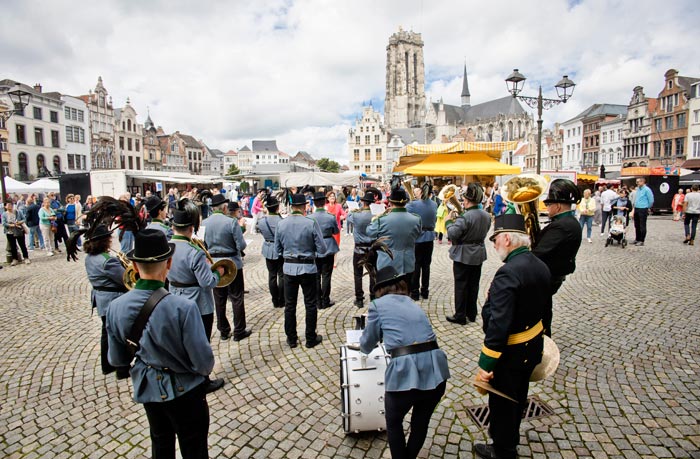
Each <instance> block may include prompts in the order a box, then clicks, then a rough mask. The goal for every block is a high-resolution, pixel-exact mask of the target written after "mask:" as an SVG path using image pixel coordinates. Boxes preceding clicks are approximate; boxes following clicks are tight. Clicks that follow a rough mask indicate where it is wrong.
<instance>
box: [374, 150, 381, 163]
mask: <svg viewBox="0 0 700 459" xmlns="http://www.w3.org/2000/svg"><path fill="white" fill-rule="evenodd" d="M374 156H375V158H374V159H376V160H377V161H381V160H382V149H381V148H377V149H376V150H375V151H374Z"/></svg>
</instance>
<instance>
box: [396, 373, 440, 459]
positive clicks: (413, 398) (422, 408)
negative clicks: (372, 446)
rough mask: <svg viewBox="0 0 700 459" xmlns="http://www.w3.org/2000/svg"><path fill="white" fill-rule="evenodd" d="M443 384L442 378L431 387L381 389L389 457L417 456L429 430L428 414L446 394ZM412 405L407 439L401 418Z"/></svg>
mask: <svg viewBox="0 0 700 459" xmlns="http://www.w3.org/2000/svg"><path fill="white" fill-rule="evenodd" d="M446 385H447V384H446V382H445V381H443V382H442V383H440V385H439V386H437V387H436V388H435V389H432V390H418V389H412V390H409V391H401V392H388V391H387V392H385V393H384V407H385V409H386V411H385V412H386V433H387V437H388V440H389V449H390V450H391V457H392V459H404V458H406V459H414V458H416V457H417V456H418V453H419V452H420V450H421V448H422V447H423V443H425V437H426V435H427V434H428V424H429V423H430V417H431V416H432V415H433V411H435V407H436V406H437V404H438V403H440V399H441V398H442V396H443V395H444V394H445V386H446ZM411 408H413V413H412V414H411V434H410V435H409V436H408V441H406V436H405V435H404V433H403V418H404V417H405V416H406V414H407V413H408V410H410V409H411Z"/></svg>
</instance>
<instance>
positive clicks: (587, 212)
mask: <svg viewBox="0 0 700 459" xmlns="http://www.w3.org/2000/svg"><path fill="white" fill-rule="evenodd" d="M595 209H596V205H595V200H594V199H593V198H592V197H591V190H588V189H587V190H583V199H582V200H581V202H580V203H579V205H578V211H579V220H578V221H579V223H580V224H581V230H583V227H584V226H586V238H587V240H588V242H589V243H592V242H593V241H591V231H592V230H593V215H594V214H595Z"/></svg>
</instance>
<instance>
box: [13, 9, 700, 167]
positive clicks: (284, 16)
mask: <svg viewBox="0 0 700 459" xmlns="http://www.w3.org/2000/svg"><path fill="white" fill-rule="evenodd" d="M696 1H697V0H667V1H665V2H659V1H658V0H609V1H606V0H581V1H576V0H573V1H572V0H569V1H567V0H524V1H518V2H515V1H512V0H509V1H506V0H497V1H490V2H489V1H474V0H452V1H439V0H434V1H424V0H391V1H389V0H352V1H349V0H348V1H345V0H332V1H331V0H299V1H291V0H287V1H285V0H265V1H263V0H255V1H249V2H243V1H233V0H232V1H225V0H221V1H215V0H197V1H192V0H140V1H136V0H133V1H132V0H121V1H120V0H89V1H83V0H44V1H37V0H3V1H2V4H3V8H2V9H3V14H2V15H0V42H1V43H2V44H3V46H2V47H0V50H1V51H0V62H1V63H2V66H1V67H0V69H1V70H0V79H2V78H10V79H14V80H18V81H21V82H23V83H27V84H30V85H31V84H34V83H41V84H42V85H43V87H44V90H45V91H59V92H62V93H66V94H71V95H80V94H86V93H87V92H88V90H89V89H92V88H94V86H95V84H96V81H97V77H98V75H101V76H102V78H103V80H104V84H105V86H106V88H107V90H108V91H109V93H110V95H111V96H112V98H113V101H114V106H115V107H120V106H123V105H124V103H125V101H126V98H127V97H129V98H130V99H131V104H132V106H134V108H135V109H136V110H137V112H138V113H139V119H140V120H141V122H143V120H145V118H146V113H147V107H149V108H150V113H151V117H152V119H153V120H154V122H155V123H156V124H157V125H161V126H163V128H164V129H165V130H166V132H172V131H175V130H179V131H180V132H183V133H187V134H190V135H193V136H195V137H197V138H200V139H203V140H204V141H205V142H206V143H207V144H208V145H209V146H210V147H211V148H219V149H221V150H224V151H225V150H228V149H236V150H237V149H239V148H240V147H242V146H243V145H246V144H247V145H249V146H250V141H251V140H253V139H261V140H262V139H277V141H278V146H279V147H280V149H281V150H282V151H285V152H287V153H291V154H294V153H296V152H297V151H299V150H306V151H308V152H310V153H311V154H312V155H313V156H315V157H317V158H319V157H323V156H327V157H330V158H333V159H336V160H338V161H340V162H341V163H347V161H348V153H347V141H346V136H347V131H348V129H349V128H350V127H351V125H352V124H353V122H354V120H355V117H356V116H357V115H358V113H360V112H361V110H362V105H363V104H366V103H368V102H369V101H372V104H373V106H374V107H377V108H380V109H382V110H383V106H384V91H385V66H386V62H385V58H386V45H387V42H388V38H389V36H390V35H391V34H392V33H394V32H396V31H397V30H398V28H399V26H402V27H403V28H404V29H408V30H413V31H415V32H420V33H422V36H423V40H424V42H425V46H424V56H425V68H426V92H427V93H428V97H429V98H430V97H432V98H433V99H434V100H437V99H439V98H440V97H443V99H444V101H445V102H446V103H453V104H459V98H460V93H461V85H462V72H463V66H464V64H465V62H466V65H467V68H468V72H469V88H470V91H471V102H472V104H477V103H480V102H484V101H487V100H491V99H494V98H499V97H503V96H505V95H507V92H506V86H505V83H504V79H505V78H506V77H507V76H508V74H509V73H510V72H511V71H512V69H513V68H518V69H520V71H521V72H522V73H524V74H525V76H526V77H527V78H528V80H527V86H526V90H525V92H524V94H526V95H536V91H537V86H538V85H540V84H541V85H542V86H543V91H544V92H545V96H554V91H553V89H554V88H553V86H554V84H556V82H557V81H558V80H559V79H560V78H561V76H562V75H563V74H568V75H569V77H570V78H571V79H572V80H574V81H575V82H576V83H577V87H576V90H575V93H574V98H573V99H572V100H571V101H570V102H568V103H567V104H566V105H560V106H558V107H556V108H554V109H552V110H550V111H549V112H547V113H546V114H545V126H547V125H551V124H552V123H553V122H554V121H564V120H566V119H569V118H571V117H573V116H575V115H576V114H577V113H579V112H581V111H582V110H584V109H585V108H586V107H588V106H589V105H591V104H593V103H601V102H606V103H617V104H627V103H628V102H629V99H630V98H631V95H632V89H633V88H634V87H635V86H637V85H641V86H643V87H644V88H645V92H646V94H647V95H648V96H652V97H654V96H656V95H657V94H658V92H659V91H661V89H662V87H663V74H664V72H665V71H666V70H668V69H669V68H676V69H678V70H679V71H680V73H681V75H685V76H694V77H700V46H699V44H700V28H699V27H698V23H700V8H697V4H696Z"/></svg>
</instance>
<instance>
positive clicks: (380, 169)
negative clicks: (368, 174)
mask: <svg viewBox="0 0 700 459" xmlns="http://www.w3.org/2000/svg"><path fill="white" fill-rule="evenodd" d="M381 171H382V165H381V164H377V172H381Z"/></svg>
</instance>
